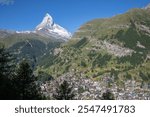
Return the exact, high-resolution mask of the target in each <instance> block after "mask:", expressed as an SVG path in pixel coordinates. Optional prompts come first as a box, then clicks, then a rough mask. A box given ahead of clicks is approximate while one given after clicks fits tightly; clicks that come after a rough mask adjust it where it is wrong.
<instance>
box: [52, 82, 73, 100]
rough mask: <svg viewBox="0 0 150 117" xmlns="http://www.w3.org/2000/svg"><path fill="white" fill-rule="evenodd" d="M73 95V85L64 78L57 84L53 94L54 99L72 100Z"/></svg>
mask: <svg viewBox="0 0 150 117" xmlns="http://www.w3.org/2000/svg"><path fill="white" fill-rule="evenodd" d="M74 97H75V94H74V92H73V87H72V86H70V84H69V83H68V82H67V81H66V80H64V81H63V83H62V84H60V85H59V84H58V87H57V88H56V92H55V93H54V94H53V98H54V99H56V100H72V99H73V98H74Z"/></svg>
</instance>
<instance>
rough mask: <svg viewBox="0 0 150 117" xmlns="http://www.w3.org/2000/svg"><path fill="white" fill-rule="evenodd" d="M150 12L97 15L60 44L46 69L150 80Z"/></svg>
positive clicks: (95, 77) (93, 76)
mask: <svg viewBox="0 0 150 117" xmlns="http://www.w3.org/2000/svg"><path fill="white" fill-rule="evenodd" d="M149 27H150V12H149V10H148V9H132V10H130V11H129V12H127V13H125V14H122V15H118V16H115V17H112V18H108V19H96V20H93V21H90V22H87V23H86V24H84V25H83V26H81V27H80V28H79V30H78V31H77V32H76V33H75V34H74V35H73V37H72V39H71V40H70V41H68V42H67V43H66V44H64V45H63V46H62V47H61V48H58V49H57V50H54V52H55V51H57V54H55V57H54V60H53V62H52V63H50V64H49V65H46V66H45V67H44V66H42V67H43V70H45V71H47V72H48V73H50V74H55V75H56V76H60V75H61V74H64V73H68V72H74V73H77V74H78V73H82V74H83V75H84V77H86V78H90V79H93V80H102V79H103V78H105V76H109V77H112V76H113V77H114V78H115V82H118V83H119V85H122V83H123V82H124V80H128V79H134V80H136V81H139V82H142V81H144V82H145V81H146V82H150V79H149V77H150V67H149V66H150V28H149Z"/></svg>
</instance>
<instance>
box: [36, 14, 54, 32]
mask: <svg viewBox="0 0 150 117" xmlns="http://www.w3.org/2000/svg"><path fill="white" fill-rule="evenodd" d="M53 25H54V21H53V18H52V17H51V16H50V15H49V14H48V13H46V15H45V17H44V18H43V21H42V22H41V23H40V24H39V25H38V26H37V27H36V30H40V29H42V28H51V27H52V26H53Z"/></svg>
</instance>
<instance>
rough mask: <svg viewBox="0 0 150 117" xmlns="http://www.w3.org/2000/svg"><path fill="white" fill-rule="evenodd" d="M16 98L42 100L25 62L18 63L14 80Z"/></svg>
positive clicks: (38, 87)
mask: <svg viewBox="0 0 150 117" xmlns="http://www.w3.org/2000/svg"><path fill="white" fill-rule="evenodd" d="M14 87H15V89H16V96H17V97H16V98H17V99H20V100H38V99H42V94H41V88H40V86H38V85H37V82H36V77H35V76H34V74H33V71H32V69H31V67H30V65H29V64H28V62H27V61H25V60H24V61H23V62H21V63H20V65H19V68H18V69H17V72H16V78H15V86H14Z"/></svg>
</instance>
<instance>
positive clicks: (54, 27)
mask: <svg viewBox="0 0 150 117" xmlns="http://www.w3.org/2000/svg"><path fill="white" fill-rule="evenodd" d="M35 30H36V32H37V33H38V34H40V35H42V36H46V37H51V38H56V39H63V40H68V39H70V38H71V33H69V32H68V31H67V30H66V29H64V28H63V27H61V26H59V25H58V24H55V22H54V20H53V18H52V17H51V15H49V14H48V13H46V15H45V17H44V18H43V20H42V22H41V23H40V24H39V25H38V26H37V27H36V29H35Z"/></svg>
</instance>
